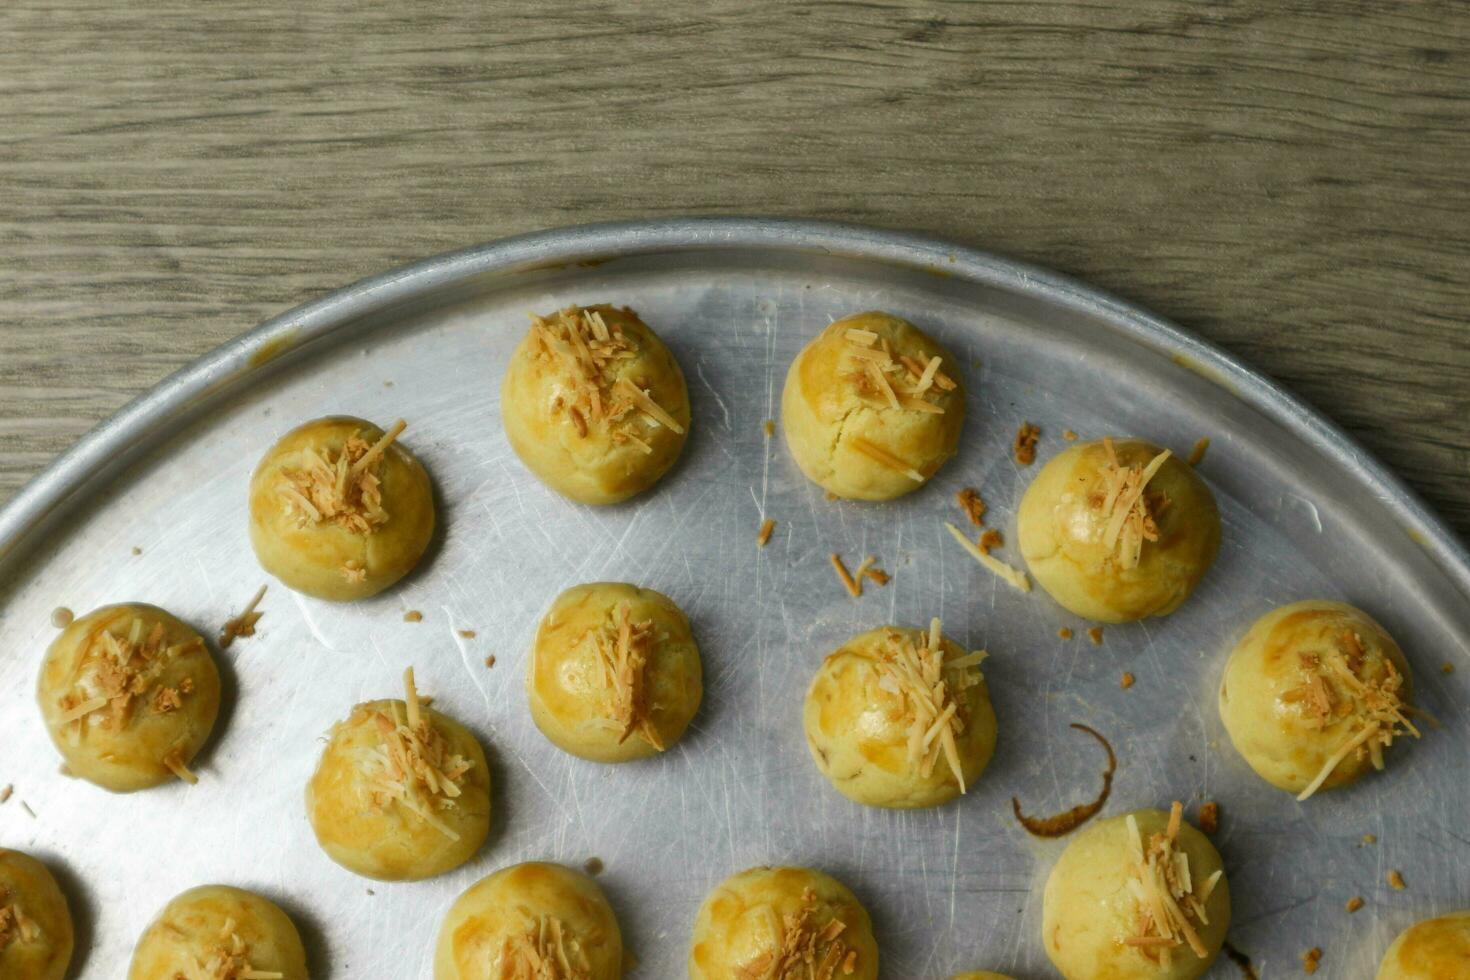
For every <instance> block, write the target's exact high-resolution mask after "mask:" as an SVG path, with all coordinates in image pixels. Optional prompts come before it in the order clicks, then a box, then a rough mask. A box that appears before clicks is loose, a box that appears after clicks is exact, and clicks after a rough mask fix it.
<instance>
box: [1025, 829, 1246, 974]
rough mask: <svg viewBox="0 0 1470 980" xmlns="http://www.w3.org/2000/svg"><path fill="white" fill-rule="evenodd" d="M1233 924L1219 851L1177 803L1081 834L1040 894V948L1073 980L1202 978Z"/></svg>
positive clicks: (1063, 856) (1065, 852)
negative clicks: (1185, 817)
mask: <svg viewBox="0 0 1470 980" xmlns="http://www.w3.org/2000/svg"><path fill="white" fill-rule="evenodd" d="M1156 909H1177V910H1178V911H1177V913H1175V912H1172V911H1164V912H1156V911H1155V910H1156ZM1158 915H1161V916H1162V918H1163V921H1159V919H1158V918H1155V916H1158ZM1229 925H1230V888H1229V885H1228V884H1227V882H1226V880H1225V874H1224V871H1223V866H1222V864H1221V861H1220V854H1219V852H1218V851H1216V850H1215V846H1214V845H1213V844H1211V843H1210V840H1209V838H1207V837H1206V836H1205V835H1204V834H1202V833H1200V832H1199V831H1198V830H1196V829H1194V828H1193V827H1191V826H1190V825H1189V824H1187V823H1184V822H1183V819H1182V807H1180V805H1179V804H1178V803H1175V804H1174V807H1173V809H1172V811H1171V812H1170V813H1164V812H1162V811H1160V810H1135V811H1134V812H1132V813H1130V814H1127V815H1125V816H1121V817H1113V818H1111V819H1108V820H1100V821H1098V822H1096V823H1093V824H1092V825H1090V826H1088V827H1086V828H1085V829H1083V830H1081V831H1080V832H1078V834H1077V835H1076V836H1075V837H1073V839H1072V842H1071V843H1070V844H1068V845H1067V849H1066V850H1065V851H1063V852H1062V856H1061V858H1060V859H1059V860H1058V861H1057V863H1056V865H1055V866H1054V867H1053V868H1052V870H1051V875H1050V877H1048V878H1047V880H1046V891H1045V893H1044V894H1043V897H1042V926H1041V930H1042V932H1041V935H1042V943H1043V945H1044V946H1045V947H1046V953H1047V955H1048V956H1049V957H1051V961H1052V964H1053V965H1054V966H1055V967H1056V968H1057V970H1058V972H1060V973H1061V974H1062V976H1063V977H1065V978H1066V980H1097V978H1099V977H1107V978H1108V980H1194V978H1195V977H1199V976H1202V975H1203V974H1204V973H1205V971H1206V970H1208V969H1209V968H1210V964H1211V963H1213V962H1214V961H1215V957H1216V956H1218V955H1219V953H1220V947H1221V946H1222V945H1223V944H1224V942H1225V932H1226V929H1227V928H1228V927H1229Z"/></svg>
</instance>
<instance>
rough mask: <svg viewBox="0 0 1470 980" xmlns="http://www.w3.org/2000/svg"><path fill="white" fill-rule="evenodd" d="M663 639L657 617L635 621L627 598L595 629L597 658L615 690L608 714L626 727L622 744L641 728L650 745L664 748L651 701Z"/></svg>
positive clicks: (658, 748)
mask: <svg viewBox="0 0 1470 980" xmlns="http://www.w3.org/2000/svg"><path fill="white" fill-rule="evenodd" d="M659 639H661V637H660V636H658V635H657V633H656V630H655V628H654V623H653V620H651V619H644V620H640V621H639V622H636V623H635V622H633V620H632V611H631V609H630V607H629V606H628V604H627V603H626V602H623V603H619V604H618V606H617V608H616V609H615V610H613V611H611V612H609V613H608V616H607V618H606V620H605V621H604V622H603V624H602V626H601V628H599V629H597V630H594V631H593V633H592V642H593V645H594V648H595V650H596V652H597V661H598V663H599V664H601V665H602V672H603V677H604V679H605V680H606V682H607V688H608V690H609V691H610V692H612V698H611V701H610V702H609V705H608V716H609V717H610V718H611V719H612V720H613V721H614V722H616V723H617V724H618V725H619V726H620V727H621V728H622V732H621V734H620V735H619V736H618V744H619V745H621V744H623V743H624V742H626V741H627V740H628V738H629V736H631V735H632V734H633V733H634V732H639V733H640V734H642V735H643V737H644V738H645V739H647V740H648V744H649V745H652V746H653V747H654V748H655V749H657V750H658V751H659V752H662V751H664V748H665V745H664V742H663V739H662V738H661V737H660V736H659V733H658V729H657V728H656V727H654V724H653V719H652V717H651V716H650V714H649V704H648V661H649V657H650V655H651V654H652V652H653V646H654V644H655V643H656V642H658V640H659Z"/></svg>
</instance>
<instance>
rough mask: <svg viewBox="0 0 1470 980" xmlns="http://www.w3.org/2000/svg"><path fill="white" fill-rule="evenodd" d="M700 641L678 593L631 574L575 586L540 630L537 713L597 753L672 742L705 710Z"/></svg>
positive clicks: (624, 757) (570, 740)
mask: <svg viewBox="0 0 1470 980" xmlns="http://www.w3.org/2000/svg"><path fill="white" fill-rule="evenodd" d="M702 678H703V675H702V672H701V667H700V660H699V647H698V646H697V645H696V644H695V642H694V636H693V634H692V633H691V632H690V629H689V620H688V619H686V618H685V616H684V614H683V613H682V612H680V610H679V607H678V606H676V605H674V602H673V600H672V599H670V598H669V597H668V596H665V595H662V594H660V593H658V592H654V591H653V590H652V589H640V588H638V587H637V586H633V585H627V584H624V583H622V582H593V583H590V584H588V585H577V586H573V587H572V588H570V589H567V590H566V591H565V592H563V593H562V594H561V595H559V596H557V597H556V600H555V601H554V602H553V603H552V604H551V608H550V609H549V610H547V612H546V615H545V616H544V617H543V618H542V620H541V625H540V627H539V628H538V629H537V630H536V642H535V645H534V646H533V647H532V649H531V657H530V661H529V664H528V666H527V670H526V696H527V698H528V699H529V701H530V704H531V718H532V720H534V721H535V722H536V727H537V728H539V729H541V732H542V734H544V735H545V736H546V737H547V738H548V739H550V740H551V742H552V744H554V745H556V746H557V747H559V748H561V749H563V750H564V751H566V752H570V753H571V754H572V755H575V756H579V757H580V758H583V759H590V760H592V761H593V762H627V761H629V760H632V759H642V758H646V757H648V756H650V755H655V754H657V753H659V752H662V751H664V750H666V749H668V748H669V747H670V746H671V745H673V744H674V743H675V742H677V741H678V740H679V738H680V737H681V736H682V735H683V734H684V730H685V729H686V728H688V727H689V722H690V720H691V719H692V718H693V717H694V714H695V712H696V711H698V710H699V703H700V700H701V698H702V697H703V693H704V686H703V680H702Z"/></svg>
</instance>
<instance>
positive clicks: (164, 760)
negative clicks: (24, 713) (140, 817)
mask: <svg viewBox="0 0 1470 980" xmlns="http://www.w3.org/2000/svg"><path fill="white" fill-rule="evenodd" d="M36 697H37V699H38V700H39V701H40V703H41V717H42V718H43V719H44V720H45V722H46V731H47V732H48V733H50V735H51V741H53V742H55V743H56V747H57V749H59V750H60V751H61V755H62V757H63V758H64V759H65V760H66V766H67V769H68V770H70V772H71V774H72V775H74V776H80V777H81V778H82V779H85V780H87V781H88V782H92V783H96V784H97V785H98V786H101V787H103V788H104V789H110V790H112V791H113V792H117V793H128V792H132V791H133V790H139V789H147V788H148V787H150V786H157V785H158V784H160V783H165V782H168V781H169V780H171V779H173V778H174V777H175V776H177V777H178V778H180V779H183V780H186V781H188V782H191V783H193V782H197V779H196V778H195V776H194V774H193V773H192V772H190V771H189V763H190V762H191V761H192V760H193V758H194V756H195V755H196V754H198V752H199V750H200V749H201V748H203V746H204V743H205V742H207V741H208V740H209V733H210V731H211V730H212V729H213V728H214V719H215V717H216V716H217V715H218V714H219V670H218V669H217V668H216V667H215V664H214V658H213V657H211V656H210V653H209V648H208V647H207V646H205V644H204V638H203V637H201V636H200V635H199V634H198V633H196V632H194V631H193V630H192V629H190V628H189V627H188V626H186V625H184V624H183V623H181V622H180V621H179V620H177V619H175V618H174V617H173V616H171V615H169V614H168V613H167V612H165V611H163V610H162V609H159V608H158V607H157V606H148V605H143V604H142V603H124V604H122V605H116V606H103V607H102V608H101V609H97V610H94V611H93V612H90V613H88V614H87V615H85V616H82V617H81V618H80V619H75V620H73V621H72V623H71V625H69V626H67V627H66V629H64V630H62V631H61V635H60V636H58V637H57V638H56V639H55V641H53V642H52V644H51V647H50V649H48V650H47V651H46V659H45V661H44V662H43V663H42V664H41V677H40V680H39V682H38V683H37V686H36Z"/></svg>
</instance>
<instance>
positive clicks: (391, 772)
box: [306, 667, 490, 881]
mask: <svg viewBox="0 0 1470 980" xmlns="http://www.w3.org/2000/svg"><path fill="white" fill-rule="evenodd" d="M403 687H404V700H402V701H369V702H367V703H366V704H359V705H357V706H356V707H354V708H353V709H352V713H351V714H350V715H348V717H347V719H346V720H345V721H339V722H338V723H337V724H335V725H333V726H332V731H331V733H330V734H329V735H328V737H327V746H326V748H325V749H324V750H323V751H322V758H321V761H320V762H319V763H318V764H317V769H316V772H315V774H313V775H312V777H311V782H309V783H308V784H307V786H306V814H307V817H308V818H309V819H310V820H311V828H312V830H314V831H315V832H316V839H317V843H319V844H320V845H321V846H322V850H324V851H326V852H327V856H328V857H330V858H331V859H332V860H333V861H336V862H337V863H338V864H340V865H342V867H344V868H346V869H347V870H349V871H354V872H356V873H357V874H360V875H365V876H366V877H369V878H380V879H383V880H385V881H417V880H419V879H421V878H431V877H433V876H434V875H437V874H442V873H444V872H445V871H448V870H450V869H451V868H457V867H459V866H460V865H461V864H463V863H464V862H466V861H468V860H469V859H470V858H471V857H473V856H474V853H475V851H477V850H479V847H480V845H481V844H482V843H483V842H484V840H485V836H486V834H488V833H489V832H490V771H489V768H488V767H487V766H486V764H485V752H484V750H483V749H481V748H480V743H479V742H477V741H476V740H475V736H474V735H472V734H470V732H469V731H468V730H467V729H466V728H465V727H464V726H463V725H461V724H460V723H459V722H457V721H455V720H454V719H453V718H450V717H449V716H448V715H444V714H440V713H439V712H437V711H435V710H433V709H432V708H430V707H428V705H427V704H426V703H425V702H424V699H423V698H421V697H419V693H418V690H417V689H416V688H415V686H414V679H413V668H412V667H410V668H409V669H408V670H406V671H404V676H403Z"/></svg>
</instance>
